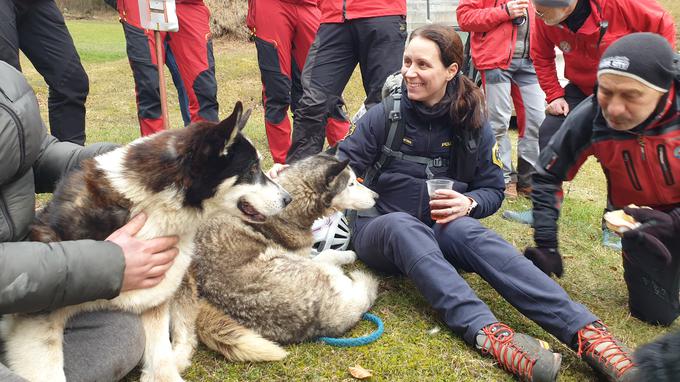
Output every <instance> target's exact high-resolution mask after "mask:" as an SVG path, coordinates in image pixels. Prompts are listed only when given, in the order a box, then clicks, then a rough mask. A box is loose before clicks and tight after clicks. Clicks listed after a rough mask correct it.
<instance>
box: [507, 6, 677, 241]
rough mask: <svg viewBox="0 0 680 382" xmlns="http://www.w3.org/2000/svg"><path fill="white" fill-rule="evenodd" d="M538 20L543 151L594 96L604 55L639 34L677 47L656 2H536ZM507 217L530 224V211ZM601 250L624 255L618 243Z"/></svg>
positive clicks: (534, 54)
mask: <svg viewBox="0 0 680 382" xmlns="http://www.w3.org/2000/svg"><path fill="white" fill-rule="evenodd" d="M532 2H533V4H534V7H535V10H536V11H535V12H536V16H537V18H539V19H541V20H542V21H537V22H536V25H535V28H534V30H533V33H532V34H531V58H532V59H533V61H534V67H535V68H536V76H537V77H538V82H539V84H540V85H541V89H543V92H545V95H546V102H547V103H548V107H547V108H546V117H545V119H544V120H543V123H542V124H541V126H540V127H539V133H538V144H539V148H540V149H543V147H545V146H546V144H547V143H548V141H550V138H551V137H552V136H553V134H555V132H556V131H557V130H558V129H559V128H560V126H561V125H562V122H563V121H564V118H565V117H566V116H567V114H569V111H570V110H572V109H574V108H575V107H576V105H578V104H579V103H580V102H581V101H583V100H584V99H585V98H586V97H587V96H589V95H591V94H593V88H594V86H595V80H596V78H595V74H596V72H597V65H598V62H599V61H600V57H601V55H602V53H603V52H604V51H605V49H607V47H608V46H609V45H610V44H611V43H612V42H614V41H616V40H617V39H619V38H620V37H623V36H625V35H627V34H630V33H635V32H653V33H658V34H660V35H661V36H663V37H665V38H666V39H667V40H668V42H670V43H671V45H673V46H674V45H675V25H674V23H673V18H672V16H671V15H670V14H669V13H668V12H667V11H665V10H664V9H663V8H662V7H661V6H660V5H659V4H658V3H657V1H656V0H532ZM555 48H558V49H560V50H561V51H562V53H563V56H564V77H565V78H566V79H567V80H569V83H568V84H567V85H566V86H565V87H564V88H563V87H562V86H561V85H560V83H559V81H558V77H557V70H556V68H555ZM504 217H506V218H508V219H510V220H514V221H518V222H521V223H525V224H532V223H533V218H532V215H531V213H530V211H524V212H512V211H506V212H505V213H504ZM607 233H608V232H607V231H606V230H605V232H604V237H603V244H604V245H605V246H613V247H615V248H617V249H620V244H619V243H612V242H610V241H609V240H608V237H607V236H608V235H607Z"/></svg>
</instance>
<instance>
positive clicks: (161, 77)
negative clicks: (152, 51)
mask: <svg viewBox="0 0 680 382" xmlns="http://www.w3.org/2000/svg"><path fill="white" fill-rule="evenodd" d="M153 36H154V39H155V41H156V44H155V45H156V63H157V64H158V88H159V90H160V93H161V118H162V119H163V130H168V128H169V126H168V125H169V124H168V96H167V92H166V87H165V71H164V70H163V69H164V65H165V60H164V59H163V45H162V41H161V32H160V31H157V30H155V31H153Z"/></svg>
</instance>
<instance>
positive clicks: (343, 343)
mask: <svg viewBox="0 0 680 382" xmlns="http://www.w3.org/2000/svg"><path fill="white" fill-rule="evenodd" d="M361 318H362V319H364V320H366V321H371V322H372V323H374V324H375V326H377V327H378V328H377V329H376V330H375V331H374V332H373V333H371V334H369V335H367V336H363V337H357V338H345V337H340V338H333V337H319V340H320V341H322V342H325V343H326V344H328V345H333V346H340V347H353V346H362V345H368V344H370V343H371V342H375V340H377V339H378V338H380V336H382V334H383V332H384V331H385V326H384V325H383V322H382V321H381V320H380V318H378V316H376V315H375V314H371V313H364V315H363V316H361Z"/></svg>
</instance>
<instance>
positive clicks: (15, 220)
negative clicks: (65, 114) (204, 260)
mask: <svg viewBox="0 0 680 382" xmlns="http://www.w3.org/2000/svg"><path fill="white" fill-rule="evenodd" d="M0 79H2V81H0V136H2V137H3V138H2V140H1V141H0V321H2V315H3V314H11V313H32V312H39V311H49V310H53V309H57V308H60V307H63V306H67V305H74V304H80V303H83V302H86V301H91V300H97V299H111V298H114V297H116V296H118V294H119V293H120V292H121V291H126V290H133V289H140V288H149V287H152V286H155V285H157V284H158V283H159V282H161V280H162V279H163V277H164V274H165V272H166V271H167V269H168V268H169V267H170V265H171V264H172V260H173V259H174V257H175V256H176V255H177V249H176V248H174V247H175V245H176V244H177V240H178V238H176V237H161V238H155V239H152V240H139V239H136V238H135V237H134V235H135V234H136V233H137V232H138V231H139V230H140V229H141V228H142V226H143V225H144V222H145V221H146V217H145V216H144V215H143V214H140V215H138V216H136V217H135V218H133V219H132V220H130V222H129V223H128V224H126V225H125V226H123V227H122V228H120V229H119V230H117V231H116V232H114V233H113V234H111V235H110V236H109V237H108V238H107V239H106V241H94V240H77V241H64V242H55V243H38V242H28V241H24V240H26V237H27V236H28V233H29V224H30V223H31V222H32V220H33V216H34V211H35V193H36V192H38V193H43V192H52V191H53V190H54V186H55V183H56V182H57V181H58V179H59V178H60V177H61V176H62V175H63V174H65V173H66V172H67V171H69V170H70V169H73V168H75V167H77V166H78V165H79V163H80V162H81V161H82V160H83V159H85V158H89V157H93V156H95V155H98V154H101V153H103V152H106V151H109V150H111V149H113V148H115V147H116V146H115V145H112V144H106V143H100V144H93V145H88V146H87V147H82V146H78V145H75V144H73V143H69V142H59V141H57V139H56V138H55V137H53V136H51V135H49V134H47V132H46V130H45V127H44V126H43V124H42V121H41V120H40V112H39V110H38V101H37V99H36V98H35V94H34V93H33V91H32V90H31V88H30V86H29V85H28V83H27V82H26V80H25V79H24V77H23V76H22V75H21V73H19V72H18V71H16V70H15V69H14V68H12V67H11V66H10V65H8V64H6V63H4V62H0ZM0 335H1V333H0ZM36 335H38V334H36ZM2 341H3V340H2V338H0V356H1V355H2V353H3V351H2V347H3V346H2ZM143 352H144V331H143V328H142V323H141V320H140V318H139V316H137V315H134V314H131V313H124V312H111V311H103V312H91V313H84V314H81V315H78V316H76V317H74V318H73V319H71V320H70V321H69V322H68V324H67V328H66V331H65V333H64V371H65V374H66V377H67V378H68V380H78V381H95V380H96V381H110V380H118V379H120V378H122V377H124V376H125V374H127V373H128V372H129V371H130V370H132V369H133V368H134V367H135V366H136V365H137V363H139V361H140V359H141V357H142V353H143ZM0 362H2V357H0ZM0 381H3V382H4V381H11V382H14V381H23V379H21V378H19V377H18V376H16V375H14V374H13V373H12V372H11V371H9V370H8V369H7V368H6V367H5V366H3V364H2V363H0Z"/></svg>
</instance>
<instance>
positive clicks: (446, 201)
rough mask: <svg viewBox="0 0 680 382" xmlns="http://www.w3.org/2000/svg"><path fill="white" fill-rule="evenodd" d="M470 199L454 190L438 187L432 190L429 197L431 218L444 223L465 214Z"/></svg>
mask: <svg viewBox="0 0 680 382" xmlns="http://www.w3.org/2000/svg"><path fill="white" fill-rule="evenodd" d="M471 205H472V201H471V200H470V198H468V197H467V196H465V195H463V194H461V193H458V192H456V191H454V190H448V189H439V190H435V191H434V196H433V197H432V199H430V214H431V215H432V220H435V221H436V222H437V223H439V224H445V223H448V222H450V221H453V220H455V219H458V218H459V217H461V216H466V215H467V212H468V210H469V209H470V206H471Z"/></svg>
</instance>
